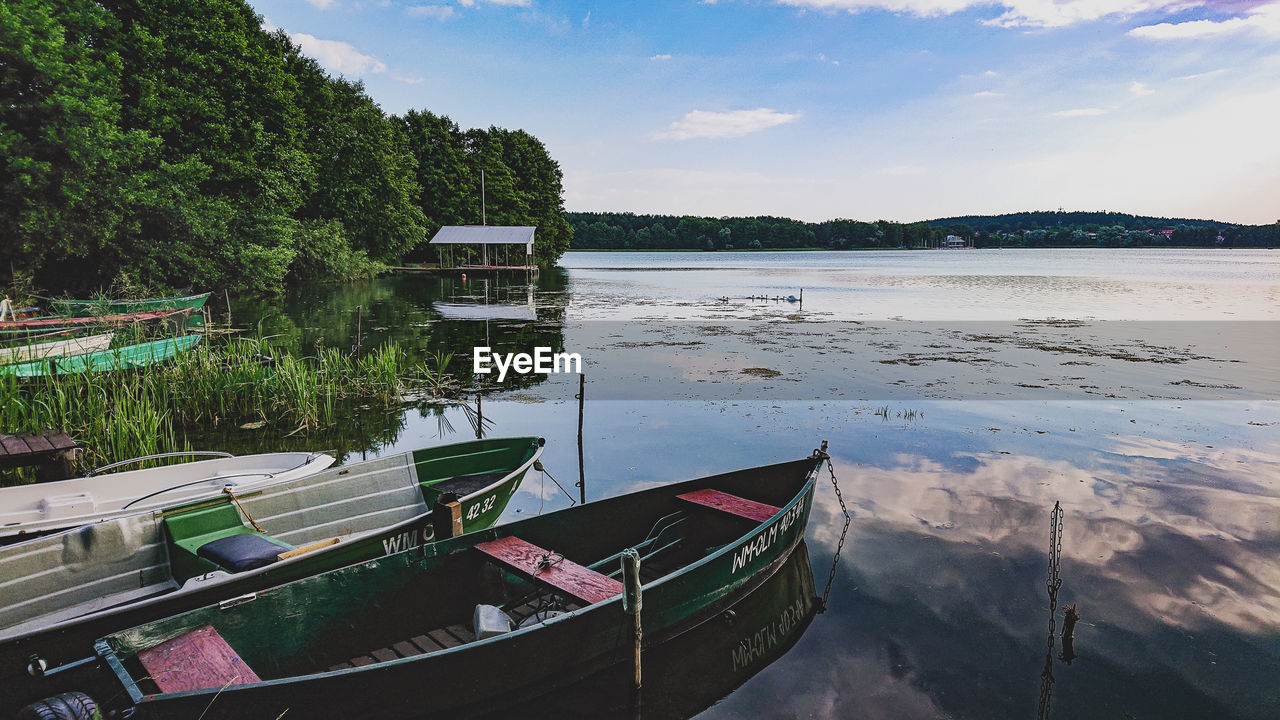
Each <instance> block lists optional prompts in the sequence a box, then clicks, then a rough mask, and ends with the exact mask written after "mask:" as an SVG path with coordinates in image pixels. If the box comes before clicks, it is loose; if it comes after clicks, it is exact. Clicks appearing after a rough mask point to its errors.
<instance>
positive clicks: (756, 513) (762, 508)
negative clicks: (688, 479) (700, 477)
mask: <svg viewBox="0 0 1280 720" xmlns="http://www.w3.org/2000/svg"><path fill="white" fill-rule="evenodd" d="M676 497H678V498H680V499H681V500H685V501H687V502H691V503H694V504H695V505H702V506H703V507H709V508H714V509H716V510H722V511H724V512H727V513H730V514H732V515H738V516H741V517H744V518H747V519H749V520H755V521H756V522H764V521H765V520H768V519H769V518H771V517H773V516H774V515H777V514H778V510H780V509H781V508H777V507H774V506H773V505H766V504H764V503H761V502H756V501H755V500H748V499H746V498H740V497H738V496H737V495H730V494H729V493H726V492H720V491H719V490H712V489H710V488H703V489H702V490H694V491H693V492H687V493H684V494H683V495H677V496H676Z"/></svg>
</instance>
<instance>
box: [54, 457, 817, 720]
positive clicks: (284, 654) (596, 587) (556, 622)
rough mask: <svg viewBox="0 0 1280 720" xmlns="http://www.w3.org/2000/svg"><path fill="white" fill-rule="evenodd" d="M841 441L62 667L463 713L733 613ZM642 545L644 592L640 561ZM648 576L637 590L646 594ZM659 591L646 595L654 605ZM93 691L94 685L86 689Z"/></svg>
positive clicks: (272, 697)
mask: <svg viewBox="0 0 1280 720" xmlns="http://www.w3.org/2000/svg"><path fill="white" fill-rule="evenodd" d="M826 457H827V456H826V454H825V453H824V452H822V451H815V452H814V454H813V456H811V457H807V458H805V459H803V460H796V461H792V462H786V463H780V464H777V465H771V466H766V467H758V468H751V469H748V470H742V471H738V472H732V473H726V474H723V475H716V476H712V477H707V478H702V479H698V480H692V481H688V482H682V483H677V484H674V485H668V486H665V487H659V488H654V489H649V490H643V491H640V492H636V493H632V494H630V495H624V496H621V497H615V498H611V499H607V500H602V501H599V502H594V503H590V504H587V505H582V506H578V507H573V508H569V509H566V510H561V511H558V512H554V513H549V514H547V515H543V516H541V517H534V518H529V519H526V520H522V521H519V522H514V523H510V524H506V525H503V526H500V527H498V528H493V529H488V530H481V531H479V532H474V533H469V534H466V535H462V536H457V537H452V538H449V539H444V540H439V541H437V542H434V543H432V544H429V545H422V546H419V547H417V548H414V549H411V550H408V551H405V552H401V553H397V554H395V555H390V556H387V557H384V558H380V559H376V560H372V561H369V562H365V563H361V564H358V565H353V566H350V567H346V568H342V569H339V570H334V571H331V572H328V573H325V574H322V575H317V576H314V577H310V578H306V579H303V580H298V581H295V582H292V583H288V584H285V585H281V586H278V587H274V588H271V589H269V590H264V591H260V592H256V593H247V594H244V595H241V596H231V595H226V596H224V597H223V599H222V601H221V602H220V603H217V604H213V605H208V606H205V607H202V608H198V609H195V610H192V611H189V612H186V613H182V614H179V615H174V616H171V617H167V618H164V619H161V620H156V621H153V622H149V623H146V624H142V625H138V626H135V627H131V628H129V629H127V630H122V631H120V632H115V633H111V634H109V635H106V636H105V637H103V638H101V639H100V640H98V641H97V642H96V643H94V644H93V645H92V646H89V645H87V644H86V645H84V646H82V647H81V655H82V656H84V660H83V661H82V662H81V663H77V664H73V665H71V666H69V667H67V668H66V669H65V670H59V669H54V668H51V669H50V670H49V671H47V672H46V673H45V677H46V679H47V680H50V681H51V682H50V683H49V685H50V686H51V687H56V688H57V690H55V692H57V691H58V690H61V691H71V690H75V691H83V692H85V693H87V694H88V696H89V697H92V698H96V699H98V700H99V701H101V702H102V703H103V705H104V707H103V708H102V709H105V710H106V712H108V713H110V712H117V713H121V714H129V715H130V716H132V717H136V718H194V717H203V718H206V720H210V719H212V718H266V719H268V720H270V719H271V718H278V717H282V716H287V717H288V718H290V719H291V720H296V719H298V718H334V717H377V718H404V717H421V716H423V715H427V714H441V715H446V714H447V715H449V716H456V715H458V714H463V713H466V712H471V711H473V710H476V709H482V708H486V707H493V706H495V705H499V706H501V705H508V704H510V703H511V702H513V701H515V700H518V699H519V698H520V697H521V696H525V695H528V694H538V693H544V692H546V691H547V690H549V689H550V688H553V687H555V686H557V685H559V684H565V683H568V682H572V681H573V680H575V679H577V678H581V677H585V676H586V675H589V674H591V673H592V672H595V671H597V670H598V669H600V668H601V667H605V666H608V665H612V664H616V663H619V662H623V661H629V659H630V658H632V657H633V655H634V652H635V646H634V644H633V640H634V638H635V637H636V634H635V632H634V625H635V617H634V615H632V614H630V613H629V612H628V610H629V609H634V610H637V611H639V612H640V619H641V624H642V626H643V637H644V643H645V645H646V646H652V645H657V644H659V643H662V642H664V641H665V640H668V639H670V638H672V637H675V636H677V635H679V634H680V633H682V632H684V631H686V630H689V629H691V628H693V627H696V626H697V625H699V624H701V623H703V622H705V621H706V620H709V619H711V618H713V617H716V616H717V615H719V614H720V613H722V612H723V611H724V610H726V609H728V608H729V607H731V606H732V605H733V604H734V603H735V602H736V601H737V600H739V599H740V598H742V597H744V596H745V595H747V594H748V593H750V592H751V591H752V590H753V589H755V588H757V587H759V586H760V585H761V584H762V583H763V582H764V581H765V580H767V579H768V578H769V577H770V576H772V575H773V574H774V572H775V571H776V570H777V569H778V568H779V567H781V566H782V564H783V563H784V562H785V560H786V559H787V558H788V557H789V556H790V554H791V552H792V550H793V549H794V548H795V547H796V546H797V545H798V543H799V542H800V541H801V539H802V538H803V537H804V532H805V526H806V524H807V522H808V518H809V510H810V507H811V504H812V501H813V493H814V488H815V481H816V478H817V471H818V470H819V469H820V468H821V464H822V462H823V461H824V460H825V459H826ZM632 552H634V553H636V554H638V555H639V556H641V560H640V571H641V574H640V578H641V580H643V582H644V585H643V596H642V598H641V600H640V602H639V603H632V604H630V605H629V606H627V607H624V601H623V594H624V589H623V584H622V583H620V582H619V581H618V580H617V578H618V577H619V576H620V575H621V573H622V571H621V568H620V567H619V563H620V558H624V557H626V556H631V553H632ZM634 590H635V586H634V585H632V586H631V588H630V590H629V591H628V592H634ZM641 606H642V609H640V608H641ZM75 697H76V698H77V699H78V700H80V701H81V702H82V703H91V702H92V701H89V700H87V699H85V698H84V696H80V695H77V696H75Z"/></svg>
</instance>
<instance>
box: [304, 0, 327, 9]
mask: <svg viewBox="0 0 1280 720" xmlns="http://www.w3.org/2000/svg"><path fill="white" fill-rule="evenodd" d="M307 3H308V4H310V5H312V6H313V7H316V8H319V9H321V10H328V9H329V7H330V6H331V5H333V0H307Z"/></svg>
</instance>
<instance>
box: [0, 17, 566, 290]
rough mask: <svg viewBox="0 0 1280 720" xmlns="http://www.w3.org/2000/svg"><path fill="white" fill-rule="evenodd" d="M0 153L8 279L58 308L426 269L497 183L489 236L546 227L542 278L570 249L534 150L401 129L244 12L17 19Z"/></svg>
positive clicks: (513, 133) (425, 118) (554, 188)
mask: <svg viewBox="0 0 1280 720" xmlns="http://www.w3.org/2000/svg"><path fill="white" fill-rule="evenodd" d="M0 151H2V152H0V279H7V282H14V281H15V280H17V279H18V278H19V277H21V278H24V279H25V280H26V282H28V283H33V284H34V285H36V286H38V287H41V288H44V289H46V290H48V291H52V292H58V291H62V290H71V291H84V290H88V289H92V288H98V287H104V286H106V285H108V284H110V283H112V282H113V281H118V280H120V279H121V278H122V277H124V278H128V279H129V280H130V281H132V282H135V283H140V284H142V285H144V286H152V287H157V288H174V287H182V286H188V285H194V286H197V287H205V288H207V287H228V288H233V289H235V288H249V289H262V290H274V289H277V288H279V287H280V286H281V285H282V283H283V282H284V281H286V280H287V279H295V278H296V279H304V278H327V279H345V278H350V277H355V276H359V275H362V274H367V273H369V272H371V271H373V270H374V269H376V268H377V267H378V266H379V265H381V264H385V263H397V262H400V261H401V260H402V259H403V258H404V257H405V256H406V255H410V256H416V257H418V258H420V259H421V258H424V257H425V256H426V254H427V250H426V248H424V247H422V245H423V243H424V242H425V240H426V239H427V238H429V237H430V235H432V234H433V233H434V232H435V230H436V229H438V228H439V227H440V226H442V225H450V224H476V223H479V222H480V172H481V170H483V171H484V172H485V180H486V185H487V191H488V192H487V198H488V219H489V222H490V223H491V224H510V225H536V226H537V227H538V236H537V242H536V243H535V250H536V253H537V259H538V261H539V262H540V263H543V264H551V263H554V262H555V260H556V258H558V257H559V255H560V254H561V253H563V252H564V250H566V249H567V248H568V246H569V238H570V233H571V230H570V228H569V225H568V222H567V221H566V219H565V216H564V208H563V200H562V190H561V179H562V175H561V171H560V168H559V166H558V164H557V163H556V162H555V161H554V160H553V159H552V158H551V157H550V155H549V154H548V152H547V149H546V147H545V146H544V145H543V144H542V143H541V142H540V141H539V140H538V139H537V138H535V137H533V136H532V135H529V134H528V133H526V132H524V131H521V130H505V129H502V128H496V127H491V128H489V129H487V130H482V129H473V130H462V129H461V128H459V127H458V125H457V124H456V123H454V122H453V121H452V120H450V119H449V118H447V117H443V116H439V115H434V114H432V113H430V112H427V111H418V110H412V111H409V112H407V113H405V114H404V115H402V116H394V115H392V116H388V115H387V114H385V113H384V112H383V111H382V109H381V108H380V107H379V106H378V105H377V103H375V102H374V101H373V100H372V99H371V98H370V97H369V96H368V95H367V94H366V93H365V91H364V88H363V86H362V85H361V83H359V82H354V81H351V80H347V79H345V78H341V77H336V78H335V77H332V76H330V75H329V74H328V73H326V72H325V71H324V69H323V68H321V66H320V65H319V64H318V63H317V62H316V61H315V60H313V59H312V58H309V57H307V56H306V55H304V54H303V53H302V51H301V49H300V48H299V47H298V46H297V45H295V44H294V43H293V42H292V40H291V39H290V38H289V36H288V35H287V34H286V33H285V32H284V31H282V30H275V31H268V30H265V29H263V27H262V18H261V17H260V16H258V15H257V14H256V13H255V12H254V11H253V9H252V8H250V6H249V5H248V4H247V3H246V2H244V0H188V1H187V2H182V3H173V2H161V1H159V0H100V1H95V0H9V1H8V2H5V3H3V4H0ZM415 248H416V249H415ZM6 284H7V283H6Z"/></svg>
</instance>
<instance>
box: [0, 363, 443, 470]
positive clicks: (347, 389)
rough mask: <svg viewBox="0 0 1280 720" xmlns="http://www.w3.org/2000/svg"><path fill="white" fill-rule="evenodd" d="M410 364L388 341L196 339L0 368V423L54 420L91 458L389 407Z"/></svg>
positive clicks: (323, 423) (44, 424) (305, 426)
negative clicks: (312, 346)
mask: <svg viewBox="0 0 1280 720" xmlns="http://www.w3.org/2000/svg"><path fill="white" fill-rule="evenodd" d="M417 374H418V370H417V369H415V368H414V367H412V366H411V365H410V363H409V362H408V361H407V359H406V358H405V355H404V353H403V352H402V351H401V350H400V349H399V348H397V347H396V346H394V345H389V346H384V347H381V348H376V349H372V350H370V351H368V352H367V353H366V354H365V355H363V356H362V357H360V358H359V359H356V358H353V357H350V356H348V355H346V354H344V353H341V352H339V351H338V350H336V349H333V348H322V349H317V351H316V353H315V355H312V356H308V357H294V356H291V355H287V354H281V353H280V352H279V351H277V350H275V349H274V348H271V347H270V346H269V345H268V344H267V343H266V341H264V340H261V339H252V338H238V339H233V340H231V341H229V342H227V343H226V344H223V345H213V344H210V343H201V344H200V345H197V346H196V347H195V348H194V349H192V350H191V351H189V352H186V353H182V354H181V355H179V356H178V357H177V358H175V359H174V360H173V361H171V362H168V363H164V364H160V365H155V366H152V367H149V368H147V369H145V370H142V371H135V372H118V373H99V374H64V375H58V376H56V377H51V378H48V377H46V378H34V379H31V380H29V381H26V382H19V381H17V380H16V379H14V378H12V377H0V427H2V428H4V430H5V432H13V433H19V432H37V431H39V430H42V429H45V428H62V429H64V430H66V431H67V432H68V433H70V434H71V435H72V437H75V438H76V439H78V440H79V441H80V442H81V443H82V444H84V445H86V446H88V452H89V457H88V458H87V461H88V462H89V464H91V465H96V464H99V463H100V462H110V461H116V460H122V459H128V458H131V457H137V456H140V455H149V454H153V453H160V452H172V451H177V450H189V449H191V448H190V447H189V444H188V441H187V439H186V431H188V430H192V429H207V428H210V427H218V426H220V425H226V424H234V425H236V426H239V425H242V424H247V423H265V426H266V427H269V428H273V429H275V430H277V431H284V432H291V433H293V432H306V431H310V430H315V429H319V428H325V427H329V426H332V425H334V424H336V423H339V422H341V421H342V420H343V417H344V416H345V414H346V412H347V411H348V410H349V409H350V408H351V407H353V406H355V405H359V406H362V407H366V406H373V407H382V408H386V409H388V410H391V409H398V408H399V407H400V405H401V402H402V390H403V389H404V386H405V384H406V383H407V382H412V378H415V377H416V376H417Z"/></svg>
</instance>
